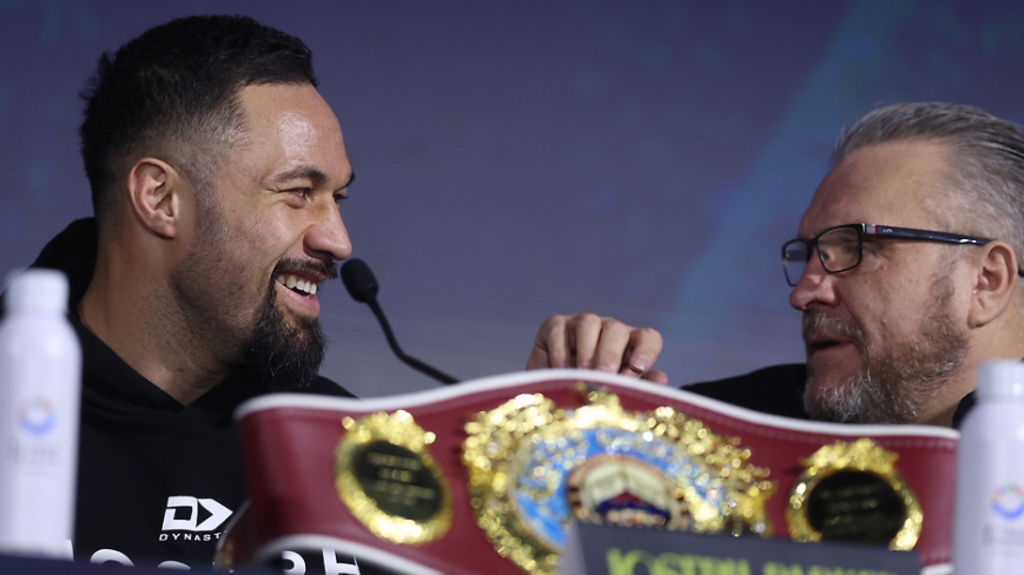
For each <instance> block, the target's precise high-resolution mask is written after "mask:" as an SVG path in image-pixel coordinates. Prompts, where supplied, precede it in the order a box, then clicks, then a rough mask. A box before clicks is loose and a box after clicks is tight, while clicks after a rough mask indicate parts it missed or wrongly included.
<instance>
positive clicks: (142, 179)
mask: <svg viewBox="0 0 1024 575" xmlns="http://www.w3.org/2000/svg"><path fill="white" fill-rule="evenodd" d="M187 181H188V180H187V179H185V178H183V177H182V175H181V172H179V171H178V169H177V168H175V167H174V166H172V165H170V164H168V163H167V162H165V161H163V160H158V159H156V158H142V159H141V160H139V161H138V162H135V165H134V166H132V169H131V171H129V172H128V197H129V199H130V201H131V206H132V213H133V215H134V216H135V218H136V219H137V220H139V221H140V222H142V224H143V225H144V226H145V227H146V228H148V229H149V230H150V231H152V232H153V233H155V234H157V235H159V236H161V237H164V238H173V237H175V236H176V235H177V234H178V232H179V228H180V226H181V216H182V214H181V208H182V194H183V193H185V188H184V185H185V183H186V182H187Z"/></svg>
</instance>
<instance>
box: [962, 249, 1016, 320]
mask: <svg viewBox="0 0 1024 575" xmlns="http://www.w3.org/2000/svg"><path fill="white" fill-rule="evenodd" d="M981 250H982V253H981V254H979V255H980V259H979V260H974V261H977V262H979V263H978V267H977V268H976V269H975V275H974V281H975V283H974V289H973V291H972V292H971V310H970V315H969V317H968V322H969V325H970V326H971V327H982V326H984V325H986V324H988V323H989V322H991V321H992V320H994V319H996V318H997V317H999V316H1000V315H1001V314H1002V313H1003V312H1004V311H1005V310H1006V308H1007V306H1009V305H1010V302H1011V301H1012V300H1013V297H1014V295H1015V293H1016V289H1015V288H1016V286H1017V280H1018V279H1019V278H1018V276H1017V256H1016V255H1015V254H1014V253H1013V249H1012V248H1010V246H1009V245H1008V244H1007V243H1006V242H1003V241H992V242H989V243H987V244H985V245H984V246H981Z"/></svg>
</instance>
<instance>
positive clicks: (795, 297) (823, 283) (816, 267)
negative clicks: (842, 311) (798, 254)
mask: <svg viewBox="0 0 1024 575" xmlns="http://www.w3.org/2000/svg"><path fill="white" fill-rule="evenodd" d="M833 276H834V274H830V273H828V272H827V271H825V268H824V266H822V265H821V260H820V259H819V258H818V255H817V253H813V254H812V255H811V258H810V259H809V260H808V261H807V266H806V267H804V271H803V273H802V274H800V279H799V280H797V282H796V286H794V287H793V291H792V292H790V294H789V305H791V306H793V308H795V309H797V310H800V311H804V310H806V309H807V307H808V306H809V305H811V304H812V303H814V302H817V303H822V304H825V305H833V304H835V302H836V299H837V296H836V291H835V289H834V286H833V285H832V282H833Z"/></svg>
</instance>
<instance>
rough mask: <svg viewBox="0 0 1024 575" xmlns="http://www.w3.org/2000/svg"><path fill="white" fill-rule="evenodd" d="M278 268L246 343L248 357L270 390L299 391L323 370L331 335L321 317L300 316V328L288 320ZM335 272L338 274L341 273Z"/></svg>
mask: <svg viewBox="0 0 1024 575" xmlns="http://www.w3.org/2000/svg"><path fill="white" fill-rule="evenodd" d="M285 263H286V262H281V263H280V264H278V268H283V267H284V266H285ZM331 267H333V265H332V266H331ZM278 271H279V269H275V270H274V274H273V275H272V276H271V279H270V282H271V283H270V289H268V290H267V297H266V298H265V299H264V301H263V306H262V310H261V312H260V318H259V320H258V321H257V322H256V327H255V328H253V332H252V335H251V336H250V338H249V341H248V343H247V344H246V345H245V352H244V353H245V358H244V359H245V363H246V365H248V366H249V367H251V368H253V369H255V370H256V371H257V372H258V373H259V377H260V380H261V382H262V383H263V385H264V386H265V387H266V388H267V389H270V390H273V391H289V390H297V389H301V388H303V387H306V386H308V385H309V384H311V383H312V382H313V381H314V380H315V379H316V377H317V375H318V374H319V373H320V365H321V364H322V363H323V361H324V353H325V352H326V351H327V338H326V337H324V332H323V330H322V329H321V328H320V321H319V320H318V319H317V318H311V317H299V318H297V319H298V322H299V325H298V326H297V327H291V326H289V325H288V324H287V322H285V320H284V316H283V315H282V314H281V310H279V309H278V307H277V299H276V295H275V294H276V291H275V287H274V280H275V278H276V277H277V273H278ZM327 275H328V277H333V276H332V275H331V274H327ZM333 275H334V276H336V275H337V272H334V274H333Z"/></svg>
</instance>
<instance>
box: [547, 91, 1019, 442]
mask: <svg viewBox="0 0 1024 575" xmlns="http://www.w3.org/2000/svg"><path fill="white" fill-rule="evenodd" d="M834 159H835V165H834V167H833V168H832V170H831V171H830V172H829V174H828V175H827V176H826V177H825V179H824V180H823V181H822V183H821V185H819V186H818V189H817V191H816V192H815V194H814V198H813V199H812V200H811V205H810V207H808V209H807V211H806V212H804V215H803V218H802V219H801V220H800V227H799V233H798V238H797V239H794V240H791V241H789V242H786V244H785V245H784V246H783V249H782V256H783V264H784V269H785V274H786V279H787V280H788V282H789V284H790V285H791V286H792V287H793V292H792V294H791V295H790V298H789V300H790V304H791V305H792V306H793V307H794V308H795V309H797V310H800V311H801V312H802V313H803V339H804V342H805V345H806V350H807V364H806V366H804V365H783V366H775V367H769V368H766V369H762V370H759V371H756V372H754V373H751V374H748V375H745V376H741V377H737V378H732V379H728V380H722V381H715V382H707V383H701V384H697V385H693V386H689V387H687V389H688V390H690V391H694V392H697V393H701V394H704V395H708V396H711V397H715V398H718V399H723V400H725V401H729V402H731V403H735V404H738V405H741V406H744V407H749V408H751V409H756V410H759V411H766V412H769V413H775V414H779V415H786V416H790V417H810V418H813V419H820V420H828V421H838V422H857V423H918V424H931V425H944V426H950V425H956V424H957V423H958V422H959V418H960V417H961V416H962V414H963V412H964V411H965V409H966V408H967V407H969V405H970V404H971V403H972V401H973V399H972V396H971V395H970V394H971V392H972V391H973V390H974V388H975V374H976V372H977V369H978V366H979V365H980V364H982V363H983V362H986V361H991V360H997V359H1020V358H1022V357H1024V290H1022V288H1021V287H1020V286H1021V285H1022V282H1021V281H1020V278H1021V277H1024V269H1022V268H1021V266H1020V263H1019V256H1020V254H1024V131H1022V130H1021V128H1020V127H1019V126H1017V125H1015V124H1013V123H1011V122H1008V121H1005V120H1002V119H999V118H996V117H994V116H992V115H990V114H987V113H985V112H983V111H981V110H978V109H976V108H972V107H969V106H962V105H955V104H944V103H931V102H926V103H911V104H895V105H890V106H884V107H881V108H877V109H875V110H872V111H871V112H869V113H868V114H866V115H865V116H863V117H862V118H860V119H859V120H857V121H856V122H855V123H853V124H852V125H850V126H849V127H848V128H846V129H845V130H844V131H843V133H842V135H841V136H840V138H839V141H838V142H837V144H836V149H835V154H834ZM574 318H576V316H572V317H569V318H564V317H562V318H561V319H555V318H552V319H550V320H549V323H548V324H545V326H547V325H549V324H552V323H553V324H557V323H559V322H560V321H561V322H566V323H571V322H572V321H574ZM542 329H543V328H542Z"/></svg>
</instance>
